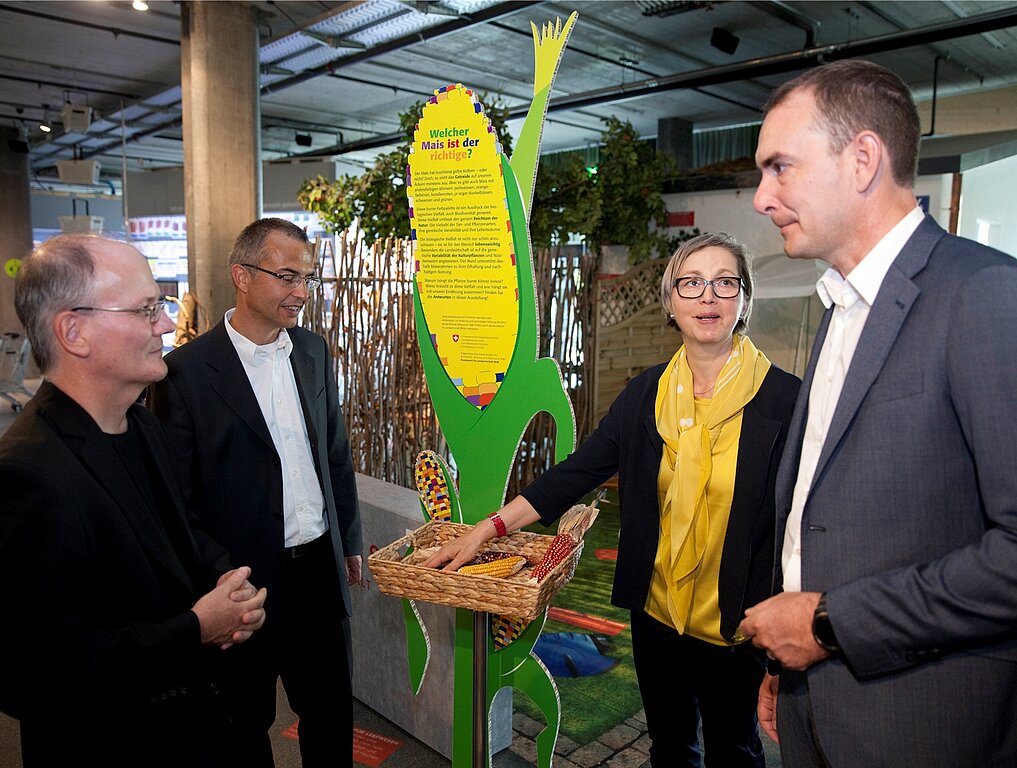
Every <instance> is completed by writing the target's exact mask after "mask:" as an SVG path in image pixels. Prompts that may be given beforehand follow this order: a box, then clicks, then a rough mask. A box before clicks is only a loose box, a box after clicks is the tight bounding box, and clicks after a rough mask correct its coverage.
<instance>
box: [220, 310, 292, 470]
mask: <svg viewBox="0 0 1017 768" xmlns="http://www.w3.org/2000/svg"><path fill="white" fill-rule="evenodd" d="M225 323H226V321H225V320H224V321H222V322H221V323H219V324H218V325H217V326H216V327H215V328H213V329H212V330H211V331H209V334H211V338H210V339H209V344H208V349H207V350H206V354H205V360H204V363H205V366H206V368H207V370H208V376H209V384H210V385H211V387H212V389H213V390H215V392H216V394H218V395H219V397H221V398H222V399H223V401H224V402H225V403H226V405H227V406H229V408H230V410H232V411H233V412H234V413H235V414H236V415H237V417H238V418H239V419H240V420H241V421H243V422H244V423H245V424H246V425H247V426H248V427H250V429H251V431H252V432H254V434H255V435H257V436H258V438H259V439H260V440H261V441H262V442H263V443H265V445H267V446H268V447H269V448H271V449H272V450H273V451H274V450H275V443H273V442H272V435H271V434H270V433H269V431H268V425H267V424H266V423H265V416H264V415H263V414H262V412H261V407H260V406H259V405H258V398H256V397H255V396H254V389H253V388H252V387H251V384H250V379H249V378H248V377H247V371H245V370H244V364H243V363H242V362H241V361H240V356H239V355H238V354H237V350H236V347H234V346H233V342H232V341H231V340H230V337H229V334H228V333H227V331H226V325H225Z"/></svg>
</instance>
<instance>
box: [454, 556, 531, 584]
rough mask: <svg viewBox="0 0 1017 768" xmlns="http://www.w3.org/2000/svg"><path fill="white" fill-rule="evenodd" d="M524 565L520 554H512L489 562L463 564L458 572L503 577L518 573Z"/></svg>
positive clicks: (523, 559) (524, 562)
mask: <svg viewBox="0 0 1017 768" xmlns="http://www.w3.org/2000/svg"><path fill="white" fill-rule="evenodd" d="M524 565H526V558H525V557H523V556H522V555H512V556H511V557H503V558H501V559H499V560H492V561H491V562H490V563H477V564H475V565H464V566H463V567H462V568H460V569H459V571H458V573H467V574H469V575H471V576H493V577H495V578H497V579H503V578H505V577H506V576H511V575H512V574H513V573H518V572H519V570H520V569H521V568H522V567H523V566H524Z"/></svg>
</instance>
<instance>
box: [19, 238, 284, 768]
mask: <svg viewBox="0 0 1017 768" xmlns="http://www.w3.org/2000/svg"><path fill="white" fill-rule="evenodd" d="M15 303H16V308H17V312H18V316H19V318H21V321H22V323H23V324H24V326H25V329H26V332H27V335H28V338H29V340H30V341H31V343H32V347H33V352H34V354H35V358H36V361H37V363H38V365H39V369H40V370H41V371H42V373H43V375H44V377H45V381H44V382H43V384H42V385H41V387H40V388H39V391H38V392H37V394H36V396H35V397H34V398H33V399H32V401H31V402H30V403H29V404H28V405H27V406H26V408H25V410H24V412H23V413H22V414H21V415H20V416H19V417H18V419H17V420H16V421H15V422H14V424H13V425H12V426H11V427H10V428H9V430H8V431H7V433H6V434H5V435H4V437H3V438H2V440H0V485H2V486H3V488H4V497H5V498H4V505H3V509H2V511H0V626H2V627H3V628H4V631H3V632H2V633H0V658H3V659H4V664H5V669H4V679H3V683H2V685H0V708H2V709H3V711H4V712H7V713H8V714H10V715H12V716H13V717H15V718H18V719H19V720H20V725H21V741H22V753H23V760H24V765H25V768H33V766H56V765H78V764H88V763H102V764H103V765H108V766H138V765H146V766H166V767H167V768H169V766H174V767H175V766H184V765H186V766H203V767H206V766H207V767H208V768H217V767H218V766H226V765H230V764H232V763H231V760H230V757H231V754H232V753H234V752H235V750H236V749H237V748H238V743H237V742H236V740H235V736H236V733H235V731H234V730H233V729H232V727H231V722H230V719H229V716H228V712H227V711H226V709H225V708H224V707H223V706H222V704H221V701H220V698H219V695H218V694H219V687H218V678H217V674H216V669H217V667H218V664H219V663H220V659H221V658H222V657H223V654H222V651H223V650H224V649H227V648H229V647H230V646H232V645H233V644H235V643H241V642H244V641H245V640H247V639H248V638H249V637H250V636H251V634H252V633H253V632H254V631H255V630H257V629H258V628H259V627H261V625H262V623H263V622H264V617H265V613H264V609H263V604H264V601H265V590H264V589H262V590H260V591H257V590H255V589H254V587H253V586H251V584H250V582H249V581H248V576H249V575H250V569H249V568H246V567H244V568H238V569H236V570H228V569H229V560H228V557H227V554H226V552H225V551H224V550H223V549H222V548H221V547H220V546H218V545H217V544H216V543H215V542H214V541H212V540H211V539H209V538H208V537H206V536H205V535H204V534H202V533H201V532H199V531H196V530H194V529H193V528H192V527H191V525H190V522H189V521H188V519H187V517H186V515H185V514H184V511H183V505H182V501H181V498H180V495H179V492H178V489H177V484H176V479H175V478H174V477H173V476H172V474H171V464H170V461H169V455H168V452H167V446H166V442H165V437H164V435H163V432H162V430H161V428H160V426H159V424H158V422H157V421H156V420H155V419H154V418H153V417H152V416H151V414H149V413H148V412H147V411H146V410H145V409H144V408H142V407H140V406H139V405H137V404H136V401H137V399H138V397H139V395H140V394H141V392H142V391H143V390H144V388H145V387H146V386H147V385H148V384H151V383H152V382H153V381H156V380H157V379H160V378H162V377H163V376H164V375H165V373H166V365H165V363H164V362H163V359H162V339H161V336H162V334H163V333H165V332H167V331H169V330H172V327H173V324H172V323H171V322H170V320H169V318H168V317H167V316H166V314H165V312H164V311H163V303H162V301H160V298H159V291H158V288H157V286H156V283H155V281H154V280H153V279H152V273H151V270H150V269H149V267H148V264H147V262H146V261H145V259H144V257H143V256H142V255H141V254H140V253H138V251H137V250H135V249H134V248H132V247H131V246H129V245H126V244H125V243H119V242H115V241H111V240H105V239H103V238H100V237H97V236H94V235H76V236H67V235H65V236H60V237H56V238H53V239H52V240H49V241H47V242H46V243H45V244H43V245H42V246H41V247H40V248H39V249H38V250H37V251H36V252H35V253H34V254H33V255H32V256H31V257H30V258H29V259H28V260H27V261H26V262H25V264H24V265H23V267H22V269H21V273H20V274H19V276H18V283H17V287H16V293H15Z"/></svg>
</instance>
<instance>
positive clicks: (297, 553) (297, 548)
mask: <svg viewBox="0 0 1017 768" xmlns="http://www.w3.org/2000/svg"><path fill="white" fill-rule="evenodd" d="M327 540H328V531H325V533H323V534H321V536H319V537H318V538H316V539H313V540H311V541H307V542H304V543H303V544H296V545H294V546H292V547H286V549H284V550H283V551H284V552H285V553H286V559H287V560H296V559H297V558H298V557H303V556H304V555H306V554H309V553H310V552H311V550H312V549H313V548H314V547H315V546H318V545H320V544H323V543H324V542H325V541H327Z"/></svg>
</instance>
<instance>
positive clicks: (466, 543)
mask: <svg viewBox="0 0 1017 768" xmlns="http://www.w3.org/2000/svg"><path fill="white" fill-rule="evenodd" d="M496 534H497V531H496V530H495V528H494V523H492V522H491V521H490V520H489V519H488V518H486V517H485V518H484V519H483V520H481V521H480V522H479V523H477V524H476V525H475V526H474V527H473V529H472V530H470V531H468V532H467V533H464V534H463V535H462V536H460V537H459V538H457V539H453V540H452V541H450V542H449V543H448V544H446V545H445V546H443V547H442V548H441V549H439V550H438V551H437V552H435V553H434V554H433V555H431V556H430V557H429V558H428V559H427V560H425V561H424V562H423V563H421V565H423V566H424V567H425V568H438V567H441V566H442V565H444V566H445V567H444V570H446V571H455V570H458V569H459V567H460V566H462V565H466V563H468V562H470V561H471V560H472V559H473V558H474V557H475V556H476V554H477V553H478V552H479V551H480V550H481V549H483V548H484V544H486V543H487V542H488V541H490V540H491V539H493V538H494V537H495V535H496Z"/></svg>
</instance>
